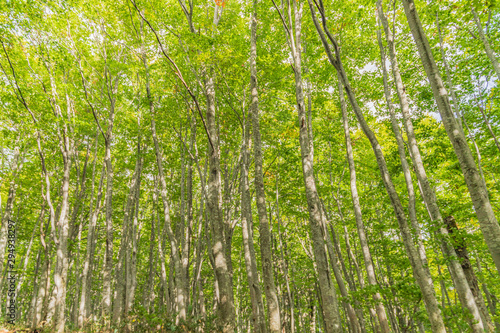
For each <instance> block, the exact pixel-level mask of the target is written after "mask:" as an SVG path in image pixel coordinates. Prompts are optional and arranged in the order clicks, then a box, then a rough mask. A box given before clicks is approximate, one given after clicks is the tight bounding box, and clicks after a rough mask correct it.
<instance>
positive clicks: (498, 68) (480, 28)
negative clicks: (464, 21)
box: [472, 8, 500, 80]
mask: <svg viewBox="0 0 500 333" xmlns="http://www.w3.org/2000/svg"><path fill="white" fill-rule="evenodd" d="M472 14H473V15H474V22H476V26H477V33H478V35H479V39H480V40H481V42H482V43H483V45H484V50H485V51H486V55H487V56H488V58H489V59H490V61H491V64H492V65H493V68H494V69H495V73H497V78H498V79H499V80H500V64H499V63H498V60H497V58H496V57H495V53H494V52H493V50H492V49H491V46H490V42H489V41H488V38H487V37H486V35H485V34H484V31H483V26H482V25H481V20H480V19H479V16H478V15H477V12H476V11H475V10H474V8H473V9H472Z"/></svg>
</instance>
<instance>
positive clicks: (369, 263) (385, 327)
mask: <svg viewBox="0 0 500 333" xmlns="http://www.w3.org/2000/svg"><path fill="white" fill-rule="evenodd" d="M338 87H339V97H340V108H341V110H342V123H343V125H344V136H345V143H346V155H347V161H348V163H349V174H350V188H351V199H352V204H353V208H354V216H355V218H356V227H357V229H358V236H359V242H360V244H361V252H362V253H363V259H364V262H365V268H366V274H367V277H368V283H369V284H370V285H371V286H373V287H377V286H378V283H377V277H376V276H375V268H374V267H373V260H372V255H371V253H370V247H369V245H368V239H367V237H366V233H365V225H364V222H363V215H362V213H361V205H360V203H359V195H358V187H357V185H356V168H355V166H354V154H353V151H352V144H351V135H350V134H349V120H348V118H347V105H346V103H345V99H344V91H343V89H342V83H341V81H340V77H339V82H338ZM373 300H374V301H375V309H376V312H377V318H378V321H379V324H380V327H381V330H382V332H384V333H389V332H390V328H389V322H388V321H387V314H386V312H385V307H384V305H383V304H382V296H380V293H379V292H376V293H374V294H373Z"/></svg>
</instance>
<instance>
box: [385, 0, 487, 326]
mask: <svg viewBox="0 0 500 333" xmlns="http://www.w3.org/2000/svg"><path fill="white" fill-rule="evenodd" d="M377 9H378V11H379V17H380V19H381V21H382V23H383V25H384V30H385V34H386V39H387V43H388V48H389V54H390V58H391V67H392V70H393V75H394V80H395V82H396V87H397V93H398V98H399V100H400V104H401V111H402V114H403V119H404V124H405V129H406V133H407V135H408V145H409V148H410V152H411V154H410V155H411V158H412V161H413V164H414V167H415V172H416V174H417V179H418V182H419V184H420V186H421V190H422V197H423V198H424V201H425V203H426V206H427V208H428V209H429V212H430V215H431V219H432V220H433V221H434V223H435V224H436V225H437V227H438V232H439V235H438V237H439V240H440V245H441V250H442V252H443V254H444V255H445V256H446V257H447V259H449V265H448V266H449V269H450V273H451V275H452V278H453V282H454V285H455V287H456V290H457V293H458V295H459V297H460V301H461V303H462V305H463V306H464V308H466V309H468V310H469V311H470V313H471V314H472V320H471V326H474V325H476V324H474V322H476V321H481V318H480V313H479V310H478V308H477V306H476V304H475V302H474V298H473V295H472V293H471V292H470V290H469V286H468V284H467V281H466V279H465V276H464V273H463V271H462V268H461V267H460V264H459V262H458V261H457V257H456V254H455V251H454V249H453V246H452V245H451V244H450V242H449V239H448V231H447V230H446V228H445V227H444V225H443V219H442V217H441V214H440V211H439V207H438V205H437V199H436V194H435V192H434V191H433V190H432V188H431V187H430V184H429V180H428V178H427V174H426V172H425V168H424V166H423V162H422V157H421V155H420V150H419V148H418V144H417V140H416V137H415V133H414V130H413V123H412V121H411V116H410V108H409V104H408V100H407V96H406V92H405V89H404V86H403V81H402V79H401V74H400V72H399V66H398V61H397V57H396V52H395V46H394V39H393V36H392V33H391V31H390V30H389V25H388V22H387V19H386V17H385V15H384V14H383V9H382V4H381V1H380V0H379V1H378V2H377ZM381 51H382V52H383V50H382V49H381ZM383 58H384V60H383V61H384V64H383V67H384V72H385V57H383ZM386 81H387V80H386ZM390 109H391V107H390ZM390 112H391V118H393V120H392V121H393V128H394V130H395V133H396V131H397V132H398V133H399V128H398V126H397V123H396V120H395V116H394V115H393V114H394V111H393V110H390ZM399 141H401V142H400V143H398V145H400V146H402V147H401V148H400V150H402V153H403V155H404V146H403V145H404V143H403V142H402V138H399ZM403 159H405V160H406V157H404V158H403V157H402V158H401V160H402V161H403ZM406 167H407V166H406ZM408 174H409V170H408ZM409 182H411V176H410V177H409ZM416 226H417V228H418V224H417V225H416ZM417 230H418V229H417ZM421 247H423V246H421ZM421 253H422V254H423V255H424V256H425V250H421ZM424 260H425V261H424ZM422 261H423V262H424V263H425V264H426V258H425V259H424V258H423V260H422ZM426 271H427V274H428V276H430V272H429V271H428V268H427V269H426ZM477 329H480V328H477Z"/></svg>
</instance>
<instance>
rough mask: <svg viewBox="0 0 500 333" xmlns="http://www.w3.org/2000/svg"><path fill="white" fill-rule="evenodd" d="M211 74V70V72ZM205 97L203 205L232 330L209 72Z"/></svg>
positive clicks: (224, 322) (223, 309) (228, 332)
mask: <svg viewBox="0 0 500 333" xmlns="http://www.w3.org/2000/svg"><path fill="white" fill-rule="evenodd" d="M211 74H212V73H211ZM205 84H206V97H207V117H206V121H207V127H208V133H209V136H210V142H211V144H209V149H208V154H209V164H210V173H209V177H208V183H207V185H208V198H207V209H208V213H209V217H210V220H211V225H212V231H213V244H212V253H213V256H214V261H215V262H214V263H215V274H216V275H217V282H218V286H219V293H220V300H219V307H218V311H219V319H220V324H221V326H222V327H221V328H222V331H223V332H224V333H232V332H234V324H235V311H234V296H233V289H232V276H231V272H230V269H229V267H230V260H231V258H228V257H227V252H226V251H227V247H228V246H229V244H226V238H225V236H226V234H227V233H228V232H229V231H230V230H227V229H228V228H226V226H225V224H224V221H223V216H222V207H221V169H220V151H219V139H218V130H217V125H216V121H215V87H214V81H213V77H212V75H210V74H209V75H208V78H207V79H206V82H205Z"/></svg>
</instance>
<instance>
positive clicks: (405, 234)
mask: <svg viewBox="0 0 500 333" xmlns="http://www.w3.org/2000/svg"><path fill="white" fill-rule="evenodd" d="M308 2H309V8H310V9H311V14H312V18H313V22H314V25H315V27H316V30H317V31H318V34H319V36H320V39H321V41H322V43H323V46H324V48H325V51H326V54H327V57H328V60H329V61H330V63H331V64H332V65H333V66H334V67H335V69H336V70H337V72H338V74H339V77H340V81H341V82H342V85H343V86H344V89H345V91H346V93H347V96H348V98H349V102H350V103H351V106H352V109H353V111H354V113H355V114H356V118H357V119H358V122H359V124H360V125H361V129H362V130H363V133H364V134H365V135H366V137H367V138H368V140H369V141H370V144H371V146H372V149H373V152H374V153H375V157H376V159H377V164H378V166H379V170H380V174H381V176H382V180H383V182H384V186H385V188H386V191H387V193H388V195H389V198H390V199H391V203H392V206H393V209H394V212H395V214H396V218H397V220H398V224H399V229H400V231H401V235H402V238H403V243H404V246H405V250H406V253H407V255H408V258H409V260H410V263H411V266H412V269H413V273H414V277H415V279H416V281H417V283H418V285H419V287H420V290H421V292H422V295H423V298H424V302H425V305H426V308H427V312H428V313H429V319H430V321H431V324H432V328H433V331H434V332H446V329H445V326H444V322H443V318H442V316H441V311H440V309H439V305H438V302H437V299H436V295H435V293H434V287H433V283H432V279H431V278H430V277H428V276H426V273H425V270H424V268H423V263H422V260H421V259H420V256H419V254H418V251H417V249H416V248H415V245H414V244H413V240H412V235H411V231H410V228H409V226H408V222H407V219H406V216H405V213H404V210H403V206H402V205H401V201H400V199H399V196H398V194H397V192H396V189H395V187H394V183H393V182H392V178H391V176H390V174H389V170H388V168H387V164H386V162H385V158H384V154H383V152H382V147H381V146H380V144H379V142H378V140H377V138H376V137H375V134H374V133H373V132H372V130H371V129H370V128H369V126H368V124H367V122H366V120H365V118H364V116H363V113H362V112H361V108H360V107H359V105H358V103H357V100H356V97H355V95H354V92H353V91H352V88H351V86H350V84H349V81H348V79H347V75H346V72H345V70H344V67H343V65H342V62H341V60H340V51H339V47H338V44H337V41H336V40H335V38H334V37H333V36H332V35H331V33H330V32H329V30H328V28H327V26H326V17H325V13H324V8H323V2H322V1H321V0H320V1H319V7H320V8H319V11H320V14H321V18H322V23H323V28H324V29H325V32H326V34H327V35H328V39H329V40H330V42H331V43H332V44H333V46H334V51H335V55H334V54H333V53H332V51H331V48H330V44H329V42H328V40H327V37H326V36H325V32H323V30H322V28H321V26H320V25H319V22H318V19H317V17H316V13H315V9H314V5H313V3H312V1H311V0H308Z"/></svg>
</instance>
